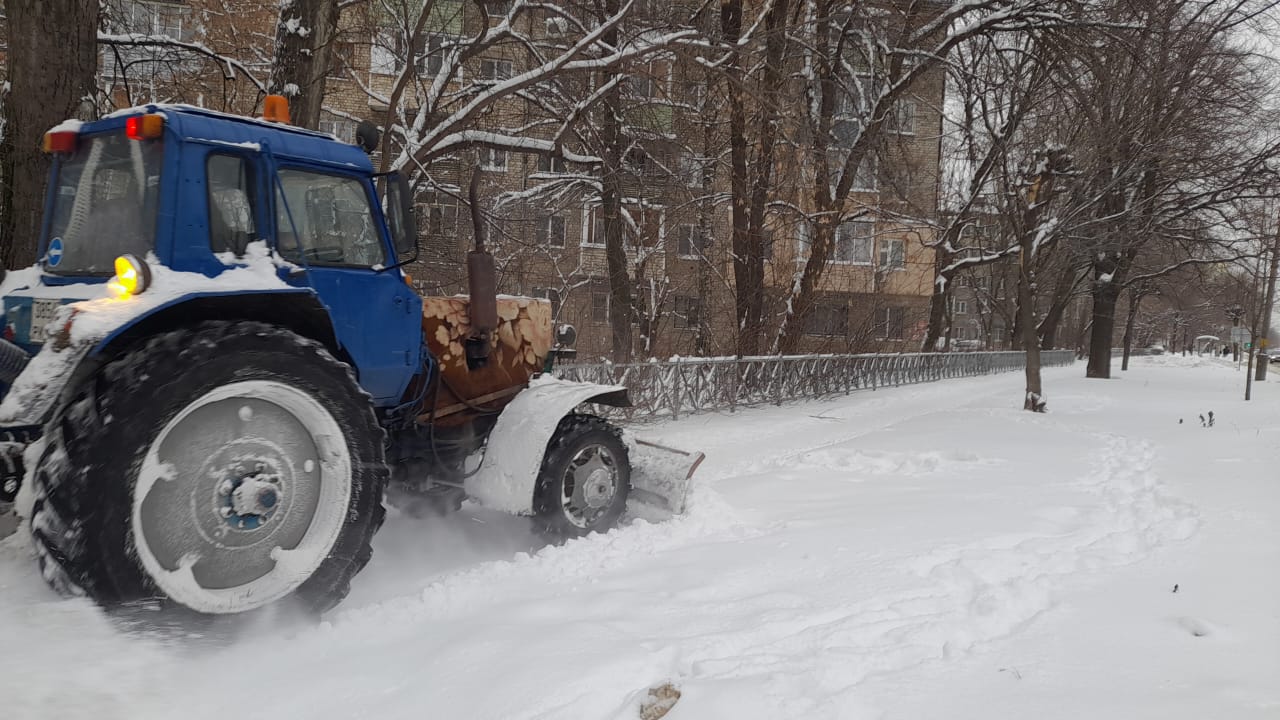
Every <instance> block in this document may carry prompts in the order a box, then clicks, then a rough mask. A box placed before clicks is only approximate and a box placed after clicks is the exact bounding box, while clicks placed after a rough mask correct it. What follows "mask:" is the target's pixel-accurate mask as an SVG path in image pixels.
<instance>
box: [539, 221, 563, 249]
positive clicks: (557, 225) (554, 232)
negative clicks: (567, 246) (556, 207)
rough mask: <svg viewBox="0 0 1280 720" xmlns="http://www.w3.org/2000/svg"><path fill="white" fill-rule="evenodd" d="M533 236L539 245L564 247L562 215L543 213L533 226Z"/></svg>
mask: <svg viewBox="0 0 1280 720" xmlns="http://www.w3.org/2000/svg"><path fill="white" fill-rule="evenodd" d="M533 238H534V241H535V242H537V243H538V245H540V246H542V245H545V246H548V247H553V248H562V247H564V216H563V215H544V216H542V217H540V218H538V220H537V224H536V225H535V226H534V230H533Z"/></svg>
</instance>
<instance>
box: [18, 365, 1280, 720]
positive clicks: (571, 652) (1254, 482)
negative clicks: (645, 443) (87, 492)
mask: <svg viewBox="0 0 1280 720" xmlns="http://www.w3.org/2000/svg"><path fill="white" fill-rule="evenodd" d="M1083 373H1084V368H1083V366H1082V365H1077V366H1075V367H1072V368H1063V369H1056V370H1050V371H1048V372H1047V373H1046V383H1045V386H1046V390H1047V391H1048V396H1049V407H1050V410H1051V413H1050V414H1047V415H1032V414H1029V413H1025V412H1022V411H1021V410H1020V409H1019V408H1020V406H1021V401H1022V392H1021V388H1022V385H1021V376H1020V375H1018V374H1007V375H999V376H993V377H986V378H979V379H966V380H954V381H948V382H943V383H937V384H933V385H924V386H916V387H910V388H901V389H893V390H881V391H877V392H865V393H860V394H855V395H852V396H849V397H847V398H840V399H837V400H833V401H829V402H813V403H805V404H796V405H791V406H788V407H784V408H762V409H757V410H752V411H746V412H740V413H738V414H736V415H727V414H726V415H709V416H702V417H695V418H692V419H686V420H681V421H679V422H677V423H672V424H668V425H664V426H658V427H654V428H650V429H649V430H648V432H649V434H651V435H654V436H657V437H659V438H661V439H665V440H667V441H668V442H671V443H672V444H678V445H681V446H685V447H699V448H701V449H703V450H705V451H706V452H707V455H708V460H707V462H706V463H705V464H704V465H703V468H702V470H701V471H700V474H699V478H698V480H699V482H698V484H697V485H696V487H695V489H694V491H693V493H692V497H691V508H690V511H689V513H688V514H687V515H685V516H683V517H681V518H678V519H676V520H673V521H671V522H668V523H662V524H645V523H640V522H637V523H634V524H632V525H630V526H628V527H625V528H623V529H621V530H618V531H615V532H613V533H610V534H608V535H606V536H596V537H592V538H588V539H586V540H582V541H577V542H573V543H569V544H568V545H565V546H563V547H547V548H543V547H539V545H538V543H537V542H536V541H535V540H534V539H533V538H532V537H531V536H530V535H529V533H528V531H527V529H526V527H525V525H524V524H523V523H522V522H521V521H520V520H519V519H516V518H509V517H506V516H501V515H497V514H493V513H487V512H483V511H479V510H471V509H468V510H465V511H464V512H463V513H461V514H459V515H457V516H455V517H452V518H450V519H448V520H445V521H435V522H431V521H418V520H410V519H407V518H403V517H393V518H391V519H390V521H389V522H388V525H387V527H386V528H385V529H384V531H383V533H382V534H381V535H380V536H379V538H378V540H377V543H376V551H377V552H376V554H375V558H374V561H373V563H372V564H371V565H370V567H369V569H368V570H367V571H366V572H365V573H364V574H363V575H361V576H360V577H359V578H358V579H357V581H356V586H355V589H354V591H353V593H352V596H351V597H350V598H349V599H348V601H347V602H346V603H344V604H343V605H342V606H340V608H339V609H338V610H337V611H335V612H334V613H332V614H331V615H330V616H329V618H328V619H327V621H326V622H325V623H323V624H322V625H320V626H319V627H311V626H303V627H298V626H297V625H296V624H291V623H289V622H286V621H285V619H284V618H279V619H276V618H273V619H267V620H264V621H262V622H261V623H259V624H258V625H257V626H255V627H254V628H252V629H251V630H250V631H247V632H245V633H244V634H243V636H241V637H238V638H235V639H232V640H228V639H220V640H216V641H215V640H209V641H202V642H196V641H193V640H191V639H181V640H178V639H164V638H161V637H157V636H154V635H153V636H139V635H137V634H126V633H123V632H121V631H120V630H119V629H117V628H114V627H112V626H111V625H110V624H108V622H107V621H106V620H104V619H103V616H102V615H101V614H100V613H99V612H98V611H96V610H95V609H94V608H93V607H92V606H90V605H89V604H88V603H86V602H83V601H68V600H60V599H57V598H56V597H54V596H53V595H52V594H51V593H50V592H49V591H48V590H46V589H45V587H44V585H43V583H42V582H41V581H40V579H39V578H38V576H37V574H36V571H35V569H34V566H33V563H32V561H31V559H30V557H29V555H28V549H27V547H26V545H25V541H24V540H23V539H22V537H21V533H19V535H16V536H14V537H11V538H9V539H8V540H5V541H3V542H0V717H3V718H6V719H8V720H27V719H28V718H41V719H43V718H50V719H53V718H56V719H58V720H66V719H71V718H93V719H95V720H105V719H114V718H128V719H129V720H145V719H150V718H165V719H169V718H175V717H181V718H193V719H194V718H211V719H212V718H217V719H219V720H221V719H223V718H226V717H229V716H230V717H236V718H239V719H247V718H272V719H273V720H282V719H286V718H288V719H292V718H299V719H307V720H311V719H313V718H314V719H322V718H334V719H339V718H340V719H343V720H346V719H348V718H374V719H376V720H384V719H391V718H414V719H418V718H449V719H453V718H459V719H460V718H468V719H473V718H474V719H481V718H495V719H498V718H501V719H507V718H566V719H568V718H586V719H595V718H601V719H614V718H628V719H632V718H637V717H638V706H639V704H640V701H641V699H642V698H643V697H644V695H645V693H646V688H649V687H651V686H654V685H657V684H660V683H663V682H671V683H673V684H674V685H676V686H678V687H679V689H680V690H681V692H682V694H683V695H682V697H681V699H680V700H679V702H678V703H677V704H676V705H675V707H674V708H673V709H672V711H671V713H670V714H669V715H667V717H668V718H671V719H672V720H689V719H697V720H707V719H716V718H726V719H733V720H749V719H752V718H768V719H770V720H777V719H778V718H806V719H810V718H812V719H820V718H840V719H846V718H886V719H893V718H902V719H912V720H917V719H927V718H939V719H943V718H945V719H946V720H960V719H963V718H975V719H976V718H982V719H983V720H988V719H991V718H1017V719H1019V720H1022V719H1025V718H1030V717H1035V718H1036V719H1037V720H1050V719H1052V718H1062V719H1064V720H1065V719H1068V718H1070V719H1072V720H1074V719H1076V718H1082V717H1087V718H1089V719H1090V720H1103V719H1106V718H1116V719H1120V718H1124V719H1126V720H1128V719H1131V718H1161V719H1162V720H1177V719H1179V718H1206V717H1214V718H1233V719H1240V720H1246V719H1249V718H1277V717H1280V378H1276V377H1273V378H1272V380H1271V381H1269V382H1267V383H1264V384H1262V385H1261V386H1260V387H1257V388H1256V393H1257V394H1256V396H1255V400H1254V401H1253V402H1251V403H1244V402H1243V401H1242V400H1241V395H1242V393H1243V373H1242V372H1239V371H1237V370H1235V369H1234V368H1232V367H1230V366H1228V365H1226V364H1223V363H1222V362H1221V361H1216V360H1200V359H1194V358H1193V359H1189V360H1188V359H1183V358H1150V359H1147V358H1143V359H1137V360H1136V361H1135V368H1134V369H1133V370H1132V371H1130V372H1129V373H1126V374H1124V376H1123V377H1120V378H1119V379H1115V380H1111V381H1097V380H1085V379H1084V378H1083V377H1082V375H1083ZM1117 374H1119V373H1117ZM1210 410H1212V411H1213V412H1214V415H1215V419H1216V423H1215V425H1214V426H1213V427H1202V425H1201V422H1200V419H1199V417H1198V416H1199V415H1201V414H1207V413H1208V411H1210ZM1175 589H1176V592H1175Z"/></svg>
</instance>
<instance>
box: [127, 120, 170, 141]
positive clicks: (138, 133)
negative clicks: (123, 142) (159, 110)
mask: <svg viewBox="0 0 1280 720" xmlns="http://www.w3.org/2000/svg"><path fill="white" fill-rule="evenodd" d="M124 134H125V135H126V136H128V138H129V139H130V140H154V139H155V138H158V137H160V136H161V135H163V134H164V116H163V115H135V116H134V117H131V118H129V119H128V120H125V121H124Z"/></svg>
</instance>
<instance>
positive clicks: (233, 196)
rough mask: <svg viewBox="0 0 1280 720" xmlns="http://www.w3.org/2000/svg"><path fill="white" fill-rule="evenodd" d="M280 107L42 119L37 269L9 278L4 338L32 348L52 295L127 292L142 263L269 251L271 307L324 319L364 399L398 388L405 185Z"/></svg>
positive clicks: (406, 324)
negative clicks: (23, 280)
mask: <svg viewBox="0 0 1280 720" xmlns="http://www.w3.org/2000/svg"><path fill="white" fill-rule="evenodd" d="M274 99H275V98H273V100H274ZM285 121H287V107H285V108H283V110H282V109H281V106H280V104H278V103H268V107H267V113H266V117H265V118H264V119H252V118H245V117H239V116H233V115H225V114H222V113H216V112H212V111H209V110H204V109H201V108H194V107H188V106H180V105H178V106H175V105H148V106H144V107H140V108H133V109H130V110H126V111H122V112H119V113H116V114H114V115H111V116H108V117H106V118H104V119H102V120H99V121H96V122H90V123H78V122H67V123H63V124H62V125H59V126H58V127H55V128H53V129H52V130H50V131H49V132H48V133H47V134H46V135H45V138H44V148H45V150H46V151H47V152H49V153H50V154H52V155H53V159H54V163H53V169H52V171H51V175H50V183H49V191H48V195H47V198H46V206H45V216H44V217H45V221H44V225H43V230H42V237H41V239H40V266H41V267H40V274H39V277H38V279H37V280H36V281H35V282H32V283H30V284H29V285H28V286H27V287H24V288H15V289H14V290H12V291H10V292H8V293H7V294H6V297H5V299H4V303H5V308H4V309H5V328H4V336H5V339H6V340H8V341H9V342H11V343H13V344H16V345H17V346H18V347H20V348H22V349H23V350H24V351H26V352H27V353H35V352H36V351H38V350H39V348H40V346H41V345H42V344H43V343H44V342H45V341H46V339H47V337H46V331H48V330H49V329H50V326H49V322H50V321H51V320H52V319H53V318H54V316H55V314H56V313H57V312H58V309H59V308H60V307H61V306H62V305H64V304H67V303H72V302H77V301H81V300H86V299H92V298H96V297H108V296H114V297H117V298H120V299H122V300H127V299H128V298H129V297H130V296H140V295H141V294H143V293H145V292H146V290H147V288H146V280H147V278H146V275H148V274H150V268H151V267H152V266H154V267H158V268H164V269H165V270H167V271H174V272H178V273H197V274H199V275H202V276H204V277H207V278H217V277H219V276H220V275H222V274H223V273H225V272H227V271H228V270H231V269H234V268H236V267H238V266H241V265H243V264H244V262H245V259H246V258H247V257H249V256H252V255H254V254H255V253H258V254H268V255H269V256H270V257H271V258H272V261H273V262H274V263H275V264H276V266H277V268H278V277H279V279H280V281H281V282H282V283H283V284H285V285H287V286H289V287H290V288H296V289H297V290H298V291H301V292H300V293H294V294H292V295H290V294H289V293H287V292H285V293H282V295H290V296H289V297H281V298H279V301H280V305H279V306H278V307H277V308H276V310H277V311H279V312H284V311H285V310H288V311H289V312H293V313H295V314H296V315H299V316H303V317H306V318H309V319H308V320H307V322H310V323H313V324H320V325H326V324H327V325H329V327H326V328H321V329H320V332H323V333H325V334H327V335H331V336H332V337H333V340H334V341H335V343H336V344H337V345H338V346H339V347H340V348H341V349H342V351H343V352H344V353H345V354H347V355H349V356H350V359H351V360H353V361H354V362H353V365H355V366H356V367H358V368H360V373H361V383H362V385H364V386H365V387H366V389H367V390H368V391H369V392H370V393H371V394H373V395H374V397H375V399H376V400H378V401H380V402H382V403H392V402H395V401H397V400H399V398H400V397H401V395H402V394H403V392H404V390H405V387H406V385H407V384H408V381H409V377H410V376H411V375H412V374H413V371H414V369H415V368H416V367H417V365H418V363H419V359H420V356H419V350H420V345H421V344H420V342H419V341H418V339H417V334H418V322H419V320H418V318H419V315H420V307H421V304H420V301H419V299H418V297H417V296H416V294H414V293H413V292H412V291H411V289H410V288H409V287H408V286H407V285H406V284H405V282H404V275H403V273H402V272H401V271H400V269H399V267H400V265H401V264H402V263H403V262H405V261H409V260H412V258H413V257H414V255H415V254H416V252H415V250H416V231H415V229H414V225H413V218H412V215H411V212H410V207H411V206H410V203H409V196H408V188H407V185H406V183H405V182H404V181H403V179H401V178H400V177H399V176H397V175H395V174H391V175H389V176H378V175H375V173H374V172H373V167H372V164H371V163H370V160H369V156H368V155H367V154H366V152H365V151H364V150H362V149H361V148H359V147H356V146H354V145H349V144H346V143H343V142H340V141H338V140H336V139H334V138H333V137H332V136H330V135H327V134H323V133H317V132H312V131H309V130H305V129H301V128H296V127H292V126H289V125H287V124H286V122H285ZM379 186H381V187H379ZM380 189H381V190H382V192H381V193H380V192H379V190H380ZM231 290H233V289H232V288H228V289H227V291H224V292H218V291H216V290H215V291H214V292H212V293H211V294H210V296H211V297H212V296H220V297H221V298H222V300H220V301H214V300H207V301H206V302H205V304H206V305H209V304H218V303H221V306H220V307H219V308H218V309H217V310H209V311H208V312H210V313H211V314H214V315H216V314H224V313H226V312H227V311H228V306H229V305H234V304H236V303H237V302H238V301H237V300H236V299H235V295H236V293H233V292H231ZM316 301H318V303H319V306H317V304H316ZM239 302H242V303H244V302H247V303H251V304H252V303H261V298H255V299H251V298H248V297H245V298H242V300H241V301H239ZM244 312H245V313H251V314H252V315H253V316H255V317H260V316H261V311H260V310H259V309H257V308H252V309H249V310H245V311H244Z"/></svg>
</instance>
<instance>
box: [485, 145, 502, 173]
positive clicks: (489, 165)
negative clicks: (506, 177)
mask: <svg viewBox="0 0 1280 720" xmlns="http://www.w3.org/2000/svg"><path fill="white" fill-rule="evenodd" d="M480 169H481V170H496V171H499V172H501V171H505V170H506V169H507V151H506V150H502V149H500V148H491V147H486V148H480Z"/></svg>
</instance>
